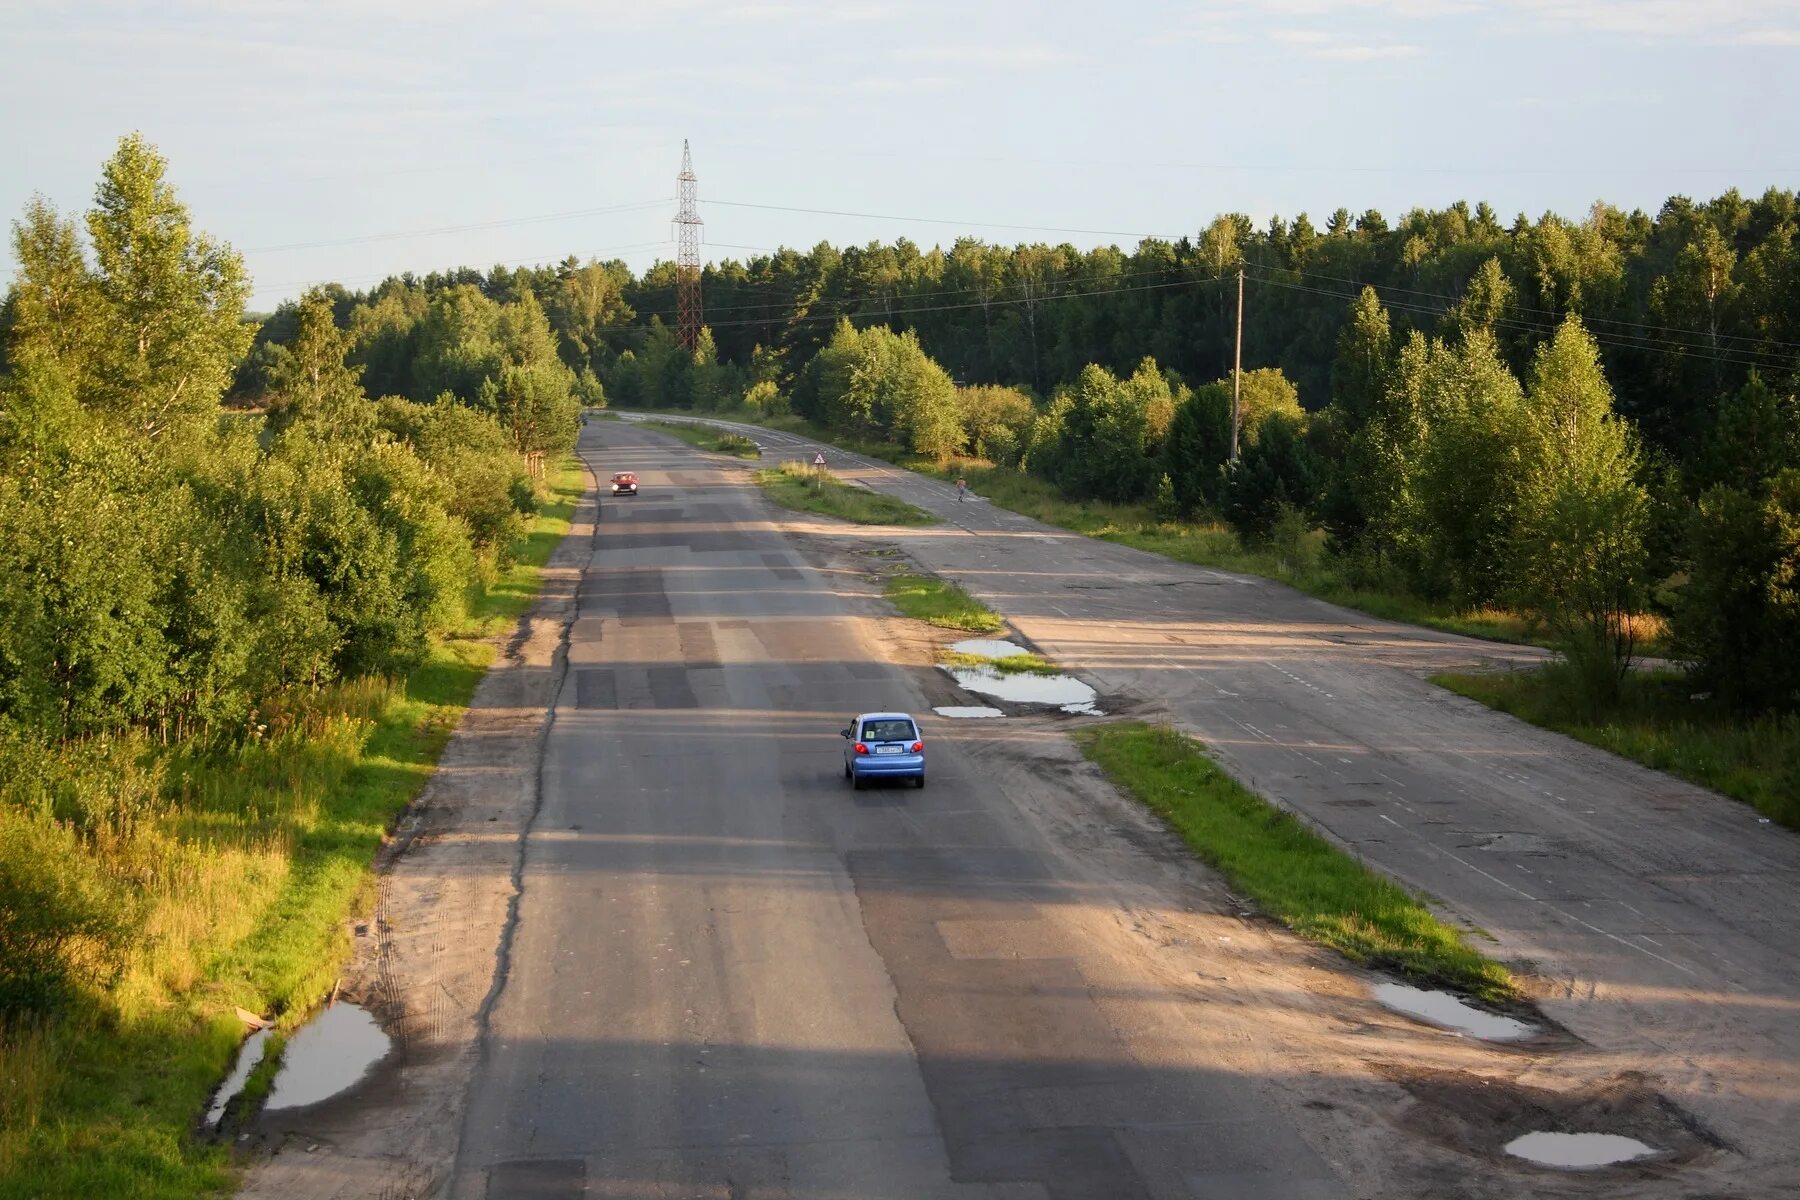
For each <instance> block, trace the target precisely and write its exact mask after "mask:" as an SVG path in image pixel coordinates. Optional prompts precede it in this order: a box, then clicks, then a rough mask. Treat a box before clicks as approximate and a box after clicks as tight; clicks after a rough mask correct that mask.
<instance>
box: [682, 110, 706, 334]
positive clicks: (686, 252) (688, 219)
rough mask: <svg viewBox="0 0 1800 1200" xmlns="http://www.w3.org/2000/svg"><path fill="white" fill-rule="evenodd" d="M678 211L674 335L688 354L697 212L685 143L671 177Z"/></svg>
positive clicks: (694, 310) (695, 286)
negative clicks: (679, 162) (678, 207)
mask: <svg viewBox="0 0 1800 1200" xmlns="http://www.w3.org/2000/svg"><path fill="white" fill-rule="evenodd" d="M675 180H676V184H677V187H676V195H677V196H678V197H679V198H680V200H681V208H680V211H678V212H677V213H676V214H675V332H676V336H677V337H679V338H680V339H681V344H682V345H683V346H686V347H687V349H688V353H690V354H692V353H693V351H694V347H695V346H698V345H699V344H700V326H701V325H702V324H704V323H705V322H704V320H703V318H702V314H701V311H700V226H701V224H702V222H701V220H700V211H699V209H698V208H697V207H696V205H695V201H696V199H697V192H698V188H697V184H698V182H699V181H698V180H697V179H696V178H695V177H694V160H693V157H692V156H691V155H690V154H689V153H688V144H687V139H686V138H683V139H682V141H681V174H679V175H677V176H676V177H675Z"/></svg>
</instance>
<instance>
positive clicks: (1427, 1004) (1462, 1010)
mask: <svg viewBox="0 0 1800 1200" xmlns="http://www.w3.org/2000/svg"><path fill="white" fill-rule="evenodd" d="M1374 994H1375V999H1376V1000H1377V1001H1379V1002H1380V1003H1382V1004H1385V1005H1386V1006H1387V1007H1389V1008H1391V1009H1394V1010H1395V1011H1396V1012H1403V1013H1405V1014H1406V1015H1407V1016H1409V1017H1417V1018H1418V1019H1419V1020H1421V1021H1427V1022H1430V1023H1431V1024H1433V1025H1441V1026H1442V1027H1444V1028H1445V1029H1453V1030H1455V1031H1456V1032H1458V1033H1466V1034H1468V1035H1469V1036H1470V1037H1478V1038H1481V1039H1482V1040H1484V1041H1489V1042H1509V1041H1514V1040H1516V1039H1518V1038H1523V1037H1530V1036H1531V1035H1532V1034H1534V1033H1536V1032H1538V1031H1537V1029H1536V1027H1535V1026H1532V1025H1528V1024H1526V1023H1525V1022H1524V1021H1515V1020H1513V1019H1512V1018H1511V1017H1502V1016H1500V1015H1498V1014H1496V1013H1490V1012H1483V1011H1482V1010H1481V1009H1479V1008H1476V1007H1475V1006H1474V1005H1473V1004H1469V1003H1466V1002H1465V1001H1462V1000H1458V999H1457V998H1456V997H1455V996H1452V995H1451V994H1450V993H1449V992H1434V991H1428V990H1426V989H1424V988H1415V987H1407V986H1406V985H1405V984H1402V983H1378V984H1376V985H1375V988H1374Z"/></svg>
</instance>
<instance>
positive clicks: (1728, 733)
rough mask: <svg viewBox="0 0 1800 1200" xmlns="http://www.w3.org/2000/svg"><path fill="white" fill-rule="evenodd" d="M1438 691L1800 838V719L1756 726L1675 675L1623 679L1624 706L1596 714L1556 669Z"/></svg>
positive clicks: (1480, 678) (1453, 679)
mask: <svg viewBox="0 0 1800 1200" xmlns="http://www.w3.org/2000/svg"><path fill="white" fill-rule="evenodd" d="M1432 682H1434V683H1436V684H1438V685H1439V686H1441V687H1446V688H1449V689H1450V690H1451V691H1453V692H1456V693H1457V694H1459V695H1463V696H1467V697H1469V698H1470V699H1472V700H1479V701H1481V702H1482V703H1483V704H1486V705H1488V706H1489V707H1491V708H1497V709H1499V710H1500V711H1502V712H1506V713H1511V714H1512V715H1513V716H1515V717H1518V718H1519V719H1520V720H1523V721H1529V722H1531V723H1532V724H1533V725H1539V726H1542V727H1543V728H1545V729H1554V730H1556V731H1557V732H1558V733H1566V734H1568V735H1569V736H1570V737H1573V738H1577V739H1579V740H1581V741H1584V742H1586V743H1587V744H1588V745H1590V746H1598V747H1599V748H1600V749H1602V750H1610V751H1612V752H1613V753H1614V754H1618V755H1622V756H1623V757H1625V758H1629V759H1631V760H1633V761H1634V762H1640V763H1642V764H1644V765H1645V766H1646V767H1653V768H1655V769H1656V770H1658V771H1667V772H1669V773H1670V774H1672V775H1679V776H1680V777H1681V778H1683V779H1686V780H1688V781H1689V782H1691V783H1697V784H1699V785H1700V786H1701V787H1708V788H1712V789H1713V790H1715V791H1719V792H1723V793H1725V794H1726V795H1727V796H1732V797H1735V798H1736V799H1738V800H1742V801H1744V802H1746V803H1748V804H1751V805H1753V806H1755V808H1756V810H1757V811H1758V812H1760V813H1762V814H1763V815H1764V816H1766V817H1769V818H1771V819H1773V820H1776V821H1779V822H1781V823H1782V824H1783V825H1787V826H1789V827H1791V828H1795V829H1800V716H1794V715H1788V716H1760V717H1751V716H1745V715H1743V714H1741V713H1735V712H1732V711H1731V710H1729V709H1727V708H1724V707H1722V706H1720V705H1718V704H1715V703H1713V702H1712V701H1711V700H1709V699H1701V700H1696V699H1694V698H1693V686H1692V685H1691V684H1690V683H1689V682H1688V681H1687V680H1686V679H1685V678H1684V677H1683V676H1681V675H1680V674H1677V673H1674V672H1645V673H1639V674H1634V675H1631V676H1629V677H1627V678H1626V680H1625V682H1624V685H1623V689H1622V691H1621V693H1620V696H1619V699H1618V701H1617V702H1616V703H1614V704H1612V705H1610V706H1608V707H1607V708H1606V709H1605V710H1604V711H1594V710H1593V709H1591V708H1590V707H1589V706H1587V705H1585V704H1583V703H1581V702H1580V701H1579V700H1577V699H1576V698H1575V697H1576V696H1577V695H1578V694H1579V693H1578V690H1577V689H1576V688H1574V687H1572V686H1571V685H1570V683H1569V681H1567V680H1566V679H1565V677H1564V675H1563V671H1562V668H1560V667H1558V666H1550V667H1546V668H1543V669H1540V670H1536V671H1519V672H1513V673H1507V674H1492V675H1437V676H1433V678H1432Z"/></svg>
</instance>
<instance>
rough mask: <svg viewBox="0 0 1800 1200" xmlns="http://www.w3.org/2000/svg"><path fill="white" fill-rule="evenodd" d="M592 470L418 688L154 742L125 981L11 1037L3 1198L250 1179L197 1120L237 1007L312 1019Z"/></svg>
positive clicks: (367, 683) (5, 1075)
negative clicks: (140, 924)
mask: <svg viewBox="0 0 1800 1200" xmlns="http://www.w3.org/2000/svg"><path fill="white" fill-rule="evenodd" d="M582 481H583V476H582V472H581V469H580V467H579V465H578V464H577V463H576V462H575V460H573V459H565V460H564V461H563V462H561V463H559V464H558V465H557V466H556V468H555V469H554V470H553V471H552V473H551V477H550V479H549V481H548V489H547V490H548V497H547V501H546V503H545V504H544V506H543V508H542V509H541V510H540V512H539V514H538V516H537V517H536V519H535V520H534V522H533V525H532V528H531V530H530V534H529V536H528V537H527V539H526V542H525V544H524V545H523V547H522V548H521V551H520V554H519V558H518V561H517V563H516V565H514V566H513V567H512V568H510V569H509V570H507V571H505V572H503V573H502V574H501V575H500V577H499V578H498V579H496V580H495V581H494V584H493V586H491V587H490V588H488V589H487V591H486V593H485V594H484V595H483V596H482V597H480V599H479V601H478V603H476V604H475V605H474V606H473V610H472V612H471V614H470V617H469V619H468V622H467V624H466V625H465V627H464V628H463V629H461V630H459V631H458V634H457V636H455V637H451V638H446V639H443V640H441V641H439V642H438V643H437V644H436V645H434V647H433V648H432V651H431V654H430V657H429V658H428V660H427V661H426V662H425V663H424V664H423V665H422V666H421V667H420V668H419V669H418V670H417V671H415V672H414V673H413V674H412V675H410V676H409V677H407V678H406V679H403V680H391V681H390V680H356V681H351V682H347V683H343V684H340V685H338V686H336V687H333V688H329V689H326V690H324V691H322V692H321V693H319V694H317V695H314V696H311V697H308V698H306V700H305V701H304V703H303V704H302V703H296V704H295V705H294V706H293V707H292V708H291V709H290V710H288V711H282V712H271V713H266V714H261V716H262V717H263V719H264V720H265V721H266V725H265V728H266V730H267V732H266V734H265V735H264V736H261V737H257V738H253V739H249V740H247V741H246V742H244V743H243V744H241V745H237V746H234V747H230V748H227V749H210V750H209V749H203V748H200V747H193V746H182V745H177V746H174V747H169V748H167V749H163V748H156V749H155V750H154V751H153V753H154V754H155V755H156V756H157V760H158V761H159V762H160V763H161V764H162V767H163V769H165V770H166V772H167V778H168V781H169V785H168V789H167V790H168V792H169V794H170V796H171V797H172V799H171V801H170V802H169V803H168V805H167V806H166V808H165V810H163V811H161V812H159V813H157V814H156V815H155V817H154V818H153V819H151V820H146V821H142V822H140V823H139V825H138V827H136V828H134V829H132V830H131V831H129V833H127V834H119V835H113V836H112V837H111V838H110V839H109V840H108V841H107V842H106V843H105V844H104V845H102V846H100V847H99V848H98V851H97V852H98V853H100V854H102V855H104V856H105V857H106V858H107V859H108V863H109V869H110V870H112V871H114V872H118V873H120V874H127V875H129V876H130V877H132V878H135V879H139V880H142V881H143V882H142V885H141V890H142V893H143V896H144V903H145V905H146V916H145V924H144V929H143V933H142V936H141V937H140V938H139V939H138V942H137V944H136V945H134V947H133V948H132V951H131V956H130V958H129V961H128V962H127V963H126V965H125V970H124V972H123V974H122V975H121V977H120V978H119V979H118V981H117V982H116V983H115V984H114V985H113V986H112V987H111V988H110V989H109V990H108V991H107V992H106V993H105V994H103V995H89V996H88V997H86V999H85V1001H84V1002H83V1003H82V1004H81V1005H79V1006H78V1007H75V1008H72V1009H70V1010H68V1011H67V1012H66V1013H65V1014H64V1015H63V1016H62V1017H60V1018H59V1019H57V1020H54V1021H44V1022H41V1023H38V1024H34V1025H31V1026H15V1027H13V1028H8V1029H4V1030H0V1198H4V1200H26V1198H36V1197H44V1196H131V1197H156V1198H161V1197H168V1198H169V1200H176V1198H181V1200H186V1198H189V1197H193V1196H198V1195H210V1194H222V1193H224V1192H228V1191H229V1190H230V1188H231V1186H232V1179H233V1170H232V1166H231V1161H230V1156H229V1151H228V1149H227V1148H226V1147H223V1146H216V1145H213V1144H211V1143H209V1142H203V1141H197V1140H195V1139H194V1138H193V1137H192V1131H193V1129H194V1126H195V1122H196V1120H197V1118H198V1117H199V1116H200V1114H201V1113H202V1111H203V1109H204V1107H205V1104H206V1100H207V1097H208V1095H209V1094H210V1092H211V1091H212V1089H213V1088H214V1087H215V1086H216V1085H217V1084H218V1083H219V1081H220V1080H221V1079H222V1078H223V1077H224V1074H225V1072H226V1070H227V1068H228V1067H229V1065H230V1061H231V1058H232V1055H233V1053H234V1052H235V1050H236V1047H237V1045H238V1042H239V1041H240V1040H241V1038H242V1035H243V1033H244V1030H243V1027H242V1025H241V1024H240V1023H239V1021H238V1020H237V1018H236V1017H235V1016H233V1015H232V1013H231V1010H232V1008H233V1006H238V1007H242V1008H245V1009H248V1010H250V1011H252V1012H259V1013H275V1014H278V1015H279V1016H280V1018H281V1022H280V1023H281V1025H282V1027H283V1028H284V1029H287V1028H292V1027H293V1026H294V1025H296V1024H297V1023H298V1022H299V1021H300V1020H301V1019H303V1018H304V1016H305V1015H306V1014H307V1013H308V1012H309V1011H310V1010H311V1009H312V1008H313V1007H314V1006H315V1005H317V1004H318V1002H319V1001H320V1000H321V999H322V998H323V996H324V995H325V993H326V992H327V991H328V990H329V989H330V986H331V983H332V981H333V980H334V979H335V978H336V977H337V974H338V971H339V969H340V967H341V965H342V963H343V961H344V959H345V957H346V955H347V953H348V951H349V945H348V939H347V938H346V936H345V933H344V927H345V923H346V922H347V920H348V919H349V918H350V917H351V916H352V915H353V914H355V913H357V912H361V911H366V908H367V906H368V904H369V902H370V900H371V897H372V878H371V875H370V870H369V868H370V864H371V862H372V860H373V858H374V855H375V852H376V850H377V849H378V848H379V846H380V845H381V842H382V839H383V837H384V836H385V834H386V832H387V830H388V829H389V828H390V827H391V826H392V824H393V822H394V820H395V819H396V818H397V817H398V816H399V814H400V813H401V811H402V810H404V809H405V807H406V806H407V804H408V803H410V802H411V801H412V799H413V798H414V797H415V796H416V795H417V794H418V791H419V789H420V788H421V787H422V786H423V785H424V784H425V782H426V780H427V779H429V778H430V776H431V772H432V770H433V767H434V765H435V763H436V762H437V759H438V755H439V754H440V753H441V752H442V750H443V748H444V745H445V743H446V742H447V741H448V740H449V737H450V734H451V732H452V730H454V729H455V727H456V724H457V722H458V720H459V719H460V718H461V715H462V713H463V712H464V710H465V709H466V708H467V706H468V703H469V700H470V698H471V696H472V695H473V693H474V690H475V686H476V684H477V683H479V682H480V679H481V676H482V673H483V672H484V671H485V670H486V668H487V666H488V663H489V661H490V660H491V658H492V655H493V649H492V646H491V645H490V644H489V643H488V642H486V641H483V640H479V638H480V637H481V636H482V635H484V634H486V633H491V632H494V631H496V630H498V629H501V628H504V626H505V625H506V624H507V623H509V622H510V621H512V620H514V619H516V618H517V617H518V616H519V615H520V614H521V613H522V612H523V611H524V610H525V609H526V608H527V607H528V606H529V604H530V602H531V600H532V598H533V597H534V596H535V594H536V592H537V589H538V585H539V582H540V580H541V577H542V568H543V564H544V563H545V562H546V561H547V560H548V559H549V556H550V553H551V551H552V550H553V549H554V548H555V546H556V543H557V542H558V541H559V540H560V539H561V537H562V535H563V534H565V533H567V532H568V529H569V526H570V521H571V518H572V517H573V514H574V509H575V503H576V501H577V500H578V499H579V497H580V495H581V491H582ZM263 1085H264V1086H266V1081H264V1082H263Z"/></svg>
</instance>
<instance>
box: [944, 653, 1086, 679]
mask: <svg viewBox="0 0 1800 1200" xmlns="http://www.w3.org/2000/svg"><path fill="white" fill-rule="evenodd" d="M938 662H939V663H941V664H943V665H944V666H946V667H992V668H993V669H994V670H996V671H998V672H1000V674H1002V675H1061V674H1062V673H1063V670H1062V668H1061V667H1059V666H1057V665H1056V664H1055V663H1053V662H1051V661H1050V660H1049V659H1047V658H1042V657H1039V656H1038V655H1036V654H1008V655H1004V656H1003V657H1000V658H990V657H989V656H988V655H985V654H969V653H966V652H964V651H962V650H939V651H938Z"/></svg>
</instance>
